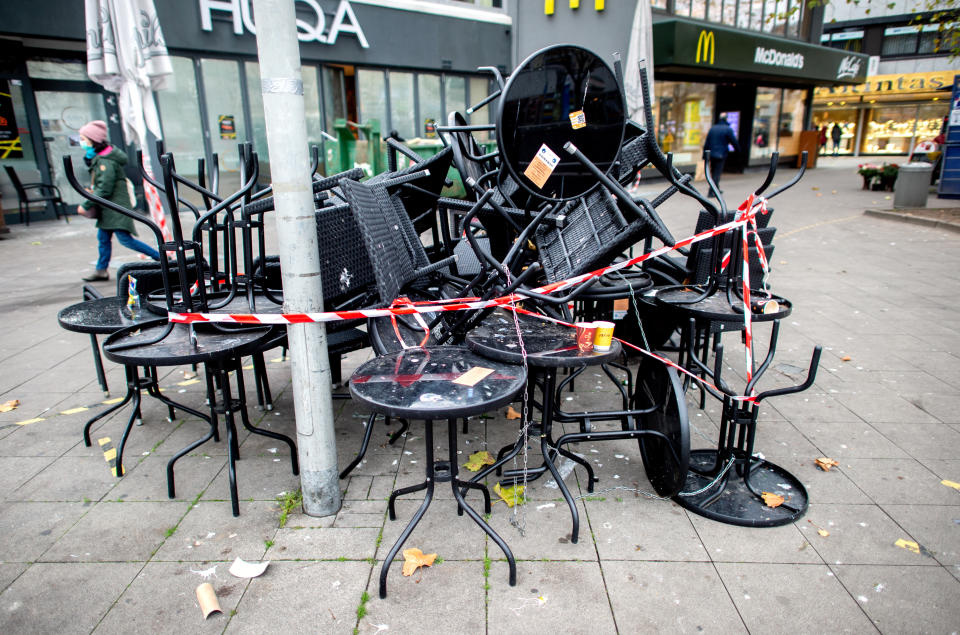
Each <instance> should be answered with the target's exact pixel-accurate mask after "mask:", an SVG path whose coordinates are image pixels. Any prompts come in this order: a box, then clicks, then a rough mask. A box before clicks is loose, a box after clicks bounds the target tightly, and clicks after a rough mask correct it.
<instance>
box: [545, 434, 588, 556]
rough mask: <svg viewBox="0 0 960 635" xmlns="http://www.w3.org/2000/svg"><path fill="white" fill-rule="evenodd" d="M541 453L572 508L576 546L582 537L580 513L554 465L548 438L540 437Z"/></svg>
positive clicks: (572, 532) (571, 540) (573, 534)
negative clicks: (580, 536)
mask: <svg viewBox="0 0 960 635" xmlns="http://www.w3.org/2000/svg"><path fill="white" fill-rule="evenodd" d="M540 451H541V452H542V453H543V462H544V463H546V464H547V469H549V470H550V473H551V474H553V479H554V481H556V483H557V487H558V488H559V489H560V493H561V494H563V498H564V500H565V501H567V506H568V507H569V508H570V516H572V517H573V530H572V531H571V532H570V542H572V543H574V544H576V542H577V540H578V539H579V535H580V512H578V511H577V503H576V501H574V500H573V496H571V495H570V491H569V490H568V489H567V486H566V484H565V483H564V482H563V478H562V477H561V476H560V472H559V471H558V470H557V466H556V465H554V464H553V460H552V459H551V458H550V447H549V446H548V445H547V437H546V436H541V437H540Z"/></svg>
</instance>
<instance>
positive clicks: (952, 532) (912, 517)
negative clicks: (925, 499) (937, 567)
mask: <svg viewBox="0 0 960 635" xmlns="http://www.w3.org/2000/svg"><path fill="white" fill-rule="evenodd" d="M883 511H885V512H887V513H888V514H889V515H890V517H891V518H893V519H894V520H895V521H896V522H897V523H898V524H899V525H900V526H901V527H903V528H904V529H905V530H906V531H907V532H909V533H910V535H911V536H913V538H914V540H915V541H916V542H917V543H918V544H921V545H923V547H924V548H925V549H926V550H927V551H928V552H929V553H931V554H932V555H933V557H934V558H936V559H937V561H938V562H940V563H941V564H943V565H960V508H958V507H954V506H944V505H884V506H883Z"/></svg>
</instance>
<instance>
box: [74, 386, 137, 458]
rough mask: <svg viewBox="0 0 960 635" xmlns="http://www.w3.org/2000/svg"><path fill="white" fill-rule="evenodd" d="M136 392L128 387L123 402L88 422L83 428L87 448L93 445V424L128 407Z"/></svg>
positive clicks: (84, 442)
mask: <svg viewBox="0 0 960 635" xmlns="http://www.w3.org/2000/svg"><path fill="white" fill-rule="evenodd" d="M134 392H135V390H134V389H133V388H130V387H129V386H128V387H127V394H126V395H124V397H123V400H122V401H121V402H120V403H116V404H113V405H112V406H110V407H109V408H107V409H106V410H104V411H103V412H101V413H99V414H98V415H96V416H95V417H93V418H91V419H90V420H89V421H87V423H86V425H84V426H83V444H84V445H85V446H87V447H88V448H89V447H90V445H91V444H90V428H91V427H92V426H93V424H95V423H96V422H97V421H99V420H100V419H103V418H104V417H106V416H107V415H109V414H111V413H114V412H116V411H117V410H119V409H120V408H123V407H124V406H125V405H127V403H128V402H129V401H130V399H132V398H133V393H134Z"/></svg>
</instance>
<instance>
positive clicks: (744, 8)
mask: <svg viewBox="0 0 960 635" xmlns="http://www.w3.org/2000/svg"><path fill="white" fill-rule="evenodd" d="M753 4H754V3H753V2H752V0H740V5H739V10H738V12H737V17H736V20H737V22H736V25H737V28H738V29H749V28H750V20H751V16H752V15H753Z"/></svg>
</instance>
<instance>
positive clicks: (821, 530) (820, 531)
mask: <svg viewBox="0 0 960 635" xmlns="http://www.w3.org/2000/svg"><path fill="white" fill-rule="evenodd" d="M817 533H818V534H820V535H821V536H823V537H824V538H826V537H827V536H829V535H830V532H829V531H827V530H826V529H818V530H817Z"/></svg>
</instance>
